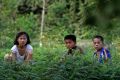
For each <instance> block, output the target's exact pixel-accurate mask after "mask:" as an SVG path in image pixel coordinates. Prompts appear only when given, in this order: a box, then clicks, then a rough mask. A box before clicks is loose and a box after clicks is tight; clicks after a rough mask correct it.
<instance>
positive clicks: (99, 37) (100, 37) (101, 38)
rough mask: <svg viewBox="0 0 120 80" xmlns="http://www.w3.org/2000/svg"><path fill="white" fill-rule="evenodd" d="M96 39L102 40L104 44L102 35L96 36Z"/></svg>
mask: <svg viewBox="0 0 120 80" xmlns="http://www.w3.org/2000/svg"><path fill="white" fill-rule="evenodd" d="M95 38H98V39H100V40H101V41H102V42H104V38H103V37H102V36H100V35H96V36H94V37H93V39H95Z"/></svg>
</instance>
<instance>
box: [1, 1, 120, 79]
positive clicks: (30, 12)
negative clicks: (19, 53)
mask: <svg viewBox="0 0 120 80" xmlns="http://www.w3.org/2000/svg"><path fill="white" fill-rule="evenodd" d="M42 6H43V2H42V0H0V63H1V64H0V68H1V69H0V72H1V73H0V75H1V76H0V80H21V79H24V80H89V79H90V80H92V79H97V80H119V79H120V76H119V75H120V70H119V69H120V62H119V56H120V52H119V51H120V50H119V48H120V42H119V41H120V23H119V22H120V0H45V16H44V17H45V20H44V26H43V27H44V28H43V35H42V37H41V36H40V33H41V32H40V31H41V28H40V27H41V18H42V10H43V8H42ZM19 31H26V32H28V34H29V35H30V38H31V42H32V44H31V45H32V46H33V47H34V64H32V65H21V64H18V63H16V64H9V63H5V62H4V61H3V56H4V55H5V54H6V53H8V52H9V51H10V48H11V47H12V46H13V41H14V38H15V35H16V33H17V32H19ZM67 34H75V35H76V36H77V41H78V45H81V46H82V47H83V48H84V49H85V53H86V54H85V55H84V57H83V58H81V57H78V58H76V59H68V60H67V61H66V62H64V63H60V62H59V60H60V57H61V56H62V55H63V54H64V50H65V47H64V44H63V43H64V42H63V38H64V36H65V35H67ZM96 34H100V35H102V36H104V38H105V43H106V45H107V46H108V48H109V49H110V51H111V54H112V64H110V65H108V64H105V65H99V64H95V65H94V64H93V63H92V55H93V52H94V49H93V48H92V44H91V43H92V41H91V39H92V37H93V36H94V35H96ZM41 42H42V46H40V45H39V44H40V43H41Z"/></svg>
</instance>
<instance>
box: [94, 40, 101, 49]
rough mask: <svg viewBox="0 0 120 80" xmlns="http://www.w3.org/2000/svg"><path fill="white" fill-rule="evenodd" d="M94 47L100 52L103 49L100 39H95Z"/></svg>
mask: <svg viewBox="0 0 120 80" xmlns="http://www.w3.org/2000/svg"><path fill="white" fill-rule="evenodd" d="M93 45H94V48H95V49H96V50H100V49H101V48H102V47H103V42H102V41H101V40H100V39H99V38H94V39H93Z"/></svg>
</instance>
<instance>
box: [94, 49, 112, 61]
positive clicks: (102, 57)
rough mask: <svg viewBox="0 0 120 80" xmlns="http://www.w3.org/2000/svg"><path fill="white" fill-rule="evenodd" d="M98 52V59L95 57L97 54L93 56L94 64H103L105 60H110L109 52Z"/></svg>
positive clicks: (104, 50)
mask: <svg viewBox="0 0 120 80" xmlns="http://www.w3.org/2000/svg"><path fill="white" fill-rule="evenodd" d="M99 52H100V55H99V57H97V52H95V53H94V55H93V56H94V61H95V62H96V61H98V62H99V63H104V61H105V60H107V59H111V54H110V51H109V50H107V49H105V48H102V49H101V50H100V51H99Z"/></svg>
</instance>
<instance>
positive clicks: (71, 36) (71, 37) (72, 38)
mask: <svg viewBox="0 0 120 80" xmlns="http://www.w3.org/2000/svg"><path fill="white" fill-rule="evenodd" d="M66 39H70V40H72V41H74V42H76V36H75V35H66V36H65V37H64V40H66Z"/></svg>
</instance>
